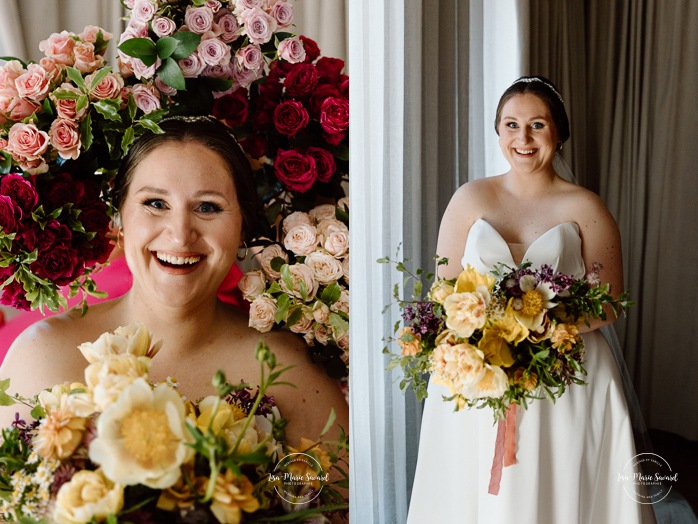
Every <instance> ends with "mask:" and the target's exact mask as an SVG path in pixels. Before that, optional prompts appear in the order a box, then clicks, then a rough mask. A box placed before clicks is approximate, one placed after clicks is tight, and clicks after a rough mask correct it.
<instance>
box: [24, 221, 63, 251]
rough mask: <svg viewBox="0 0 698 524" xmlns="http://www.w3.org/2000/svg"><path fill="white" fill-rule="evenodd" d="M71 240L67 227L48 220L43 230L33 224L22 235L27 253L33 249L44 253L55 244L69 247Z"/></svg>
mask: <svg viewBox="0 0 698 524" xmlns="http://www.w3.org/2000/svg"><path fill="white" fill-rule="evenodd" d="M72 239H73V234H72V233H71V232H70V229H68V226H66V225H64V224H61V223H60V222H59V221H58V220H55V219H50V220H49V221H48V222H47V223H46V226H45V227H44V228H43V229H41V227H39V224H35V225H34V227H33V228H31V229H29V230H27V231H25V232H24V233H23V234H22V240H23V241H24V244H25V246H26V247H27V250H28V251H34V250H35V249H38V250H39V251H45V250H47V249H49V247H50V246H51V245H53V244H54V243H56V242H58V243H61V244H67V245H70V243H71V242H72Z"/></svg>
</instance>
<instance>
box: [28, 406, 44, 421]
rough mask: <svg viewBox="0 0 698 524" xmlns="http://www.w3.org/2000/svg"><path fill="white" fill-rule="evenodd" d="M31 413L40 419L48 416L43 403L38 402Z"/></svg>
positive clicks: (36, 418) (35, 418)
mask: <svg viewBox="0 0 698 524" xmlns="http://www.w3.org/2000/svg"><path fill="white" fill-rule="evenodd" d="M30 415H31V416H32V417H33V418H34V420H39V419H41V418H44V417H45V416H46V411H44V408H42V407H41V405H40V404H38V405H36V406H34V408H33V409H32V410H31V412H30Z"/></svg>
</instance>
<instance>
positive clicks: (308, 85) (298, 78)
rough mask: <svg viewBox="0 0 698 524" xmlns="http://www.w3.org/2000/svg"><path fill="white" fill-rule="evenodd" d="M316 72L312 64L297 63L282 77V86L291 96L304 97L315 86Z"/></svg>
mask: <svg viewBox="0 0 698 524" xmlns="http://www.w3.org/2000/svg"><path fill="white" fill-rule="evenodd" d="M317 81H318V74H317V69H316V68H315V66H314V65H313V64H298V65H296V66H294V67H293V68H291V70H290V71H289V72H288V75H286V78H285V79H284V88H285V89H286V93H287V94H288V96H290V97H292V98H304V97H306V96H308V95H310V94H311V93H312V92H313V90H314V89H315V86H317Z"/></svg>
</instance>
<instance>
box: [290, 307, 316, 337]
mask: <svg viewBox="0 0 698 524" xmlns="http://www.w3.org/2000/svg"><path fill="white" fill-rule="evenodd" d="M302 311H303V313H302V314H301V316H300V318H299V319H298V321H297V322H296V323H295V324H293V325H292V326H289V329H290V330H291V331H293V332H294V333H300V334H302V335H304V334H306V333H308V332H310V331H311V330H312V329H313V323H314V322H315V319H314V318H313V311H312V310H311V309H310V308H309V307H306V306H303V308H302Z"/></svg>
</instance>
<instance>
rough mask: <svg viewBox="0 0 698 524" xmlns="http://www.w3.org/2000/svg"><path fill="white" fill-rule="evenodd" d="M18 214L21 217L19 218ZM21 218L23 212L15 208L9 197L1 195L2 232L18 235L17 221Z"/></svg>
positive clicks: (0, 221)
mask: <svg viewBox="0 0 698 524" xmlns="http://www.w3.org/2000/svg"><path fill="white" fill-rule="evenodd" d="M18 214H19V216H17V215H18ZM21 217H22V211H21V210H20V209H19V208H18V207H16V206H15V203H14V202H13V200H12V199H11V198H10V197H8V196H7V195H0V231H2V232H3V233H16V232H17V220H18V219H21Z"/></svg>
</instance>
